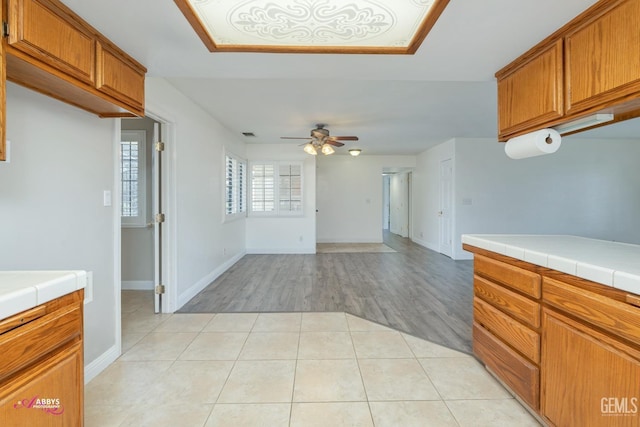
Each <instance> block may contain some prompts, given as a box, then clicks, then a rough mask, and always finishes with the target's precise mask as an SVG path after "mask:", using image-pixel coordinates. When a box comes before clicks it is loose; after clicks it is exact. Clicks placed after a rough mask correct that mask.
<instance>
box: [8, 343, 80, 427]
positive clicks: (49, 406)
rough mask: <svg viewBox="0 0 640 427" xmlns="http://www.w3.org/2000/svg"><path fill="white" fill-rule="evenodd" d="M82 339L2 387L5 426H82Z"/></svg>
mask: <svg viewBox="0 0 640 427" xmlns="http://www.w3.org/2000/svg"><path fill="white" fill-rule="evenodd" d="M83 370H84V366H83V363H82V342H79V343H76V344H74V345H73V346H71V347H68V348H67V349H65V350H63V351H61V352H59V353H57V354H56V355H54V356H53V357H51V358H48V359H46V360H45V361H44V362H41V363H39V364H37V365H35V366H33V367H32V368H30V369H28V370H27V371H26V372H24V373H23V374H20V375H18V377H16V378H15V380H12V381H11V382H9V383H8V384H7V385H5V386H3V387H1V388H0V425H2V426H3V427H23V426H48V427H80V426H82V425H83V399H84V396H83Z"/></svg>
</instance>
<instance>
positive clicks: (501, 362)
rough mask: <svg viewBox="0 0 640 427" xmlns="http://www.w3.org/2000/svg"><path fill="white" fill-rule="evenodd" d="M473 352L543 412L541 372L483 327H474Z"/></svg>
mask: <svg viewBox="0 0 640 427" xmlns="http://www.w3.org/2000/svg"><path fill="white" fill-rule="evenodd" d="M473 352H474V353H475V354H476V355H477V356H478V357H479V358H480V360H482V362H483V363H484V364H485V365H487V366H488V367H489V369H491V370H492V371H493V372H494V373H495V374H496V375H497V376H498V377H499V378H500V379H501V380H502V381H503V382H504V383H505V384H506V385H507V386H509V387H510V388H511V390H513V391H514V392H515V393H516V394H517V395H518V396H519V397H520V398H521V399H522V400H524V401H525V402H526V403H528V404H529V405H530V406H531V407H532V408H533V409H535V410H538V409H539V408H540V369H539V368H538V367H537V366H536V365H534V364H533V363H531V362H529V361H528V360H527V359H525V358H524V357H522V356H520V355H519V354H518V353H516V352H515V351H513V350H512V349H511V348H509V347H508V346H507V345H505V344H504V343H503V342H502V341H500V340H499V339H498V338H496V337H495V336H493V335H492V334H491V333H490V332H489V331H487V330H486V329H484V328H483V327H482V326H480V325H478V324H477V323H474V325H473Z"/></svg>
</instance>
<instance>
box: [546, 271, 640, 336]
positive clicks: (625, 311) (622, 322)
mask: <svg viewBox="0 0 640 427" xmlns="http://www.w3.org/2000/svg"><path fill="white" fill-rule="evenodd" d="M543 301H544V302H545V303H547V304H549V305H552V306H554V307H556V308H558V309H559V310H562V311H565V312H567V313H569V314H571V315H572V316H576V317H578V318H580V319H582V320H584V321H586V322H589V323H591V324H593V325H595V326H597V327H599V328H602V329H605V330H607V331H610V332H611V333H613V334H616V335H618V336H620V337H622V338H625V339H627V340H630V341H632V342H636V343H640V308H638V307H635V306H633V305H631V304H626V303H623V302H620V301H615V300H612V299H611V298H608V297H605V296H602V295H598V294H596V293H593V292H589V291H587V290H584V289H580V288H577V287H575V286H571V285H568V284H566V283H563V282H561V281H559V280H554V279H550V278H547V277H545V278H544V281H543Z"/></svg>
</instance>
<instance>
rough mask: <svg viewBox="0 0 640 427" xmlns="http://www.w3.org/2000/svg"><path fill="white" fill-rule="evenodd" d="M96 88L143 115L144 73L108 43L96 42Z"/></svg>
mask: <svg viewBox="0 0 640 427" xmlns="http://www.w3.org/2000/svg"><path fill="white" fill-rule="evenodd" d="M97 55H98V62H97V68H98V74H97V79H96V88H97V89H98V90H100V91H101V92H104V93H106V94H108V95H110V96H112V97H114V98H116V99H117V100H119V101H121V102H122V103H124V104H125V105H127V106H129V107H133V108H134V109H135V110H136V112H138V113H140V114H141V115H144V74H145V70H141V69H139V68H138V67H137V66H136V65H135V64H133V63H132V62H131V61H129V60H128V58H127V57H126V56H125V55H124V54H123V53H121V52H119V51H118V50H117V49H115V48H113V47H112V46H110V45H109V44H106V43H100V42H98V44H97Z"/></svg>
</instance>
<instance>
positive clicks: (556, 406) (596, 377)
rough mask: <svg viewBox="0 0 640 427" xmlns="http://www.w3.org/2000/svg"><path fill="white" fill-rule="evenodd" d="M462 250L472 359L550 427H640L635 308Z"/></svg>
mask: <svg viewBox="0 0 640 427" xmlns="http://www.w3.org/2000/svg"><path fill="white" fill-rule="evenodd" d="M465 249H467V250H469V251H471V252H473V253H474V303H473V305H474V324H473V351H474V354H475V355H476V356H477V357H478V359H480V360H481V361H482V362H483V363H484V364H485V365H486V367H487V368H488V369H489V370H490V371H491V372H492V373H493V374H494V375H495V376H496V377H497V378H498V379H500V381H501V382H502V383H503V384H505V385H506V386H507V387H508V388H509V389H510V390H511V392H512V393H513V394H514V395H516V396H517V397H518V398H519V399H520V400H521V401H522V402H524V403H525V404H526V405H527V406H528V407H529V409H530V410H531V412H533V413H536V414H537V416H538V417H539V419H541V420H542V421H544V422H545V423H546V424H548V425H549V426H556V427H574V426H576V427H605V426H606V427H631V426H635V427H638V426H640V306H639V305H640V298H639V297H638V296H637V295H634V294H630V293H628V292H623V291H620V290H618V289H614V288H611V287H608V286H604V285H601V284H598V283H594V282H590V281H588V280H584V279H581V278H578V277H575V276H571V275H568V274H564V273H561V272H558V271H554V270H550V269H547V268H543V267H540V266H537V265H534V264H530V263H526V262H524V261H520V260H517V259H514V258H510V257H506V256H503V255H500V254H496V253H492V252H489V251H486V250H483V249H479V248H475V247H472V246H469V245H465Z"/></svg>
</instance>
